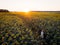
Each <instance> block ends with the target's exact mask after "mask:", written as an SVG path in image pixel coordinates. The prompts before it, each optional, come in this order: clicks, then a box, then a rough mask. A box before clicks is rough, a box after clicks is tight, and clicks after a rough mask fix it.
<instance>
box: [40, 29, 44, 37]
mask: <svg viewBox="0 0 60 45" xmlns="http://www.w3.org/2000/svg"><path fill="white" fill-rule="evenodd" d="M40 36H41V38H44V31H43V30H42V31H41V35H40Z"/></svg>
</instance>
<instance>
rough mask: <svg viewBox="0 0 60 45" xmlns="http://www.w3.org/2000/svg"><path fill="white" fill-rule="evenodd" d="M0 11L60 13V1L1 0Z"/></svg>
mask: <svg viewBox="0 0 60 45" xmlns="http://www.w3.org/2000/svg"><path fill="white" fill-rule="evenodd" d="M0 9H8V10H10V11H25V10H30V11H32V10H33V11H60V0H0Z"/></svg>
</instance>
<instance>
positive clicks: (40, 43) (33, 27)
mask: <svg viewBox="0 0 60 45" xmlns="http://www.w3.org/2000/svg"><path fill="white" fill-rule="evenodd" d="M41 30H44V38H43V39H42V38H41V37H40V33H41ZM0 44H2V45H4V44H5V45H6V44H7V45H60V12H0Z"/></svg>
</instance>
